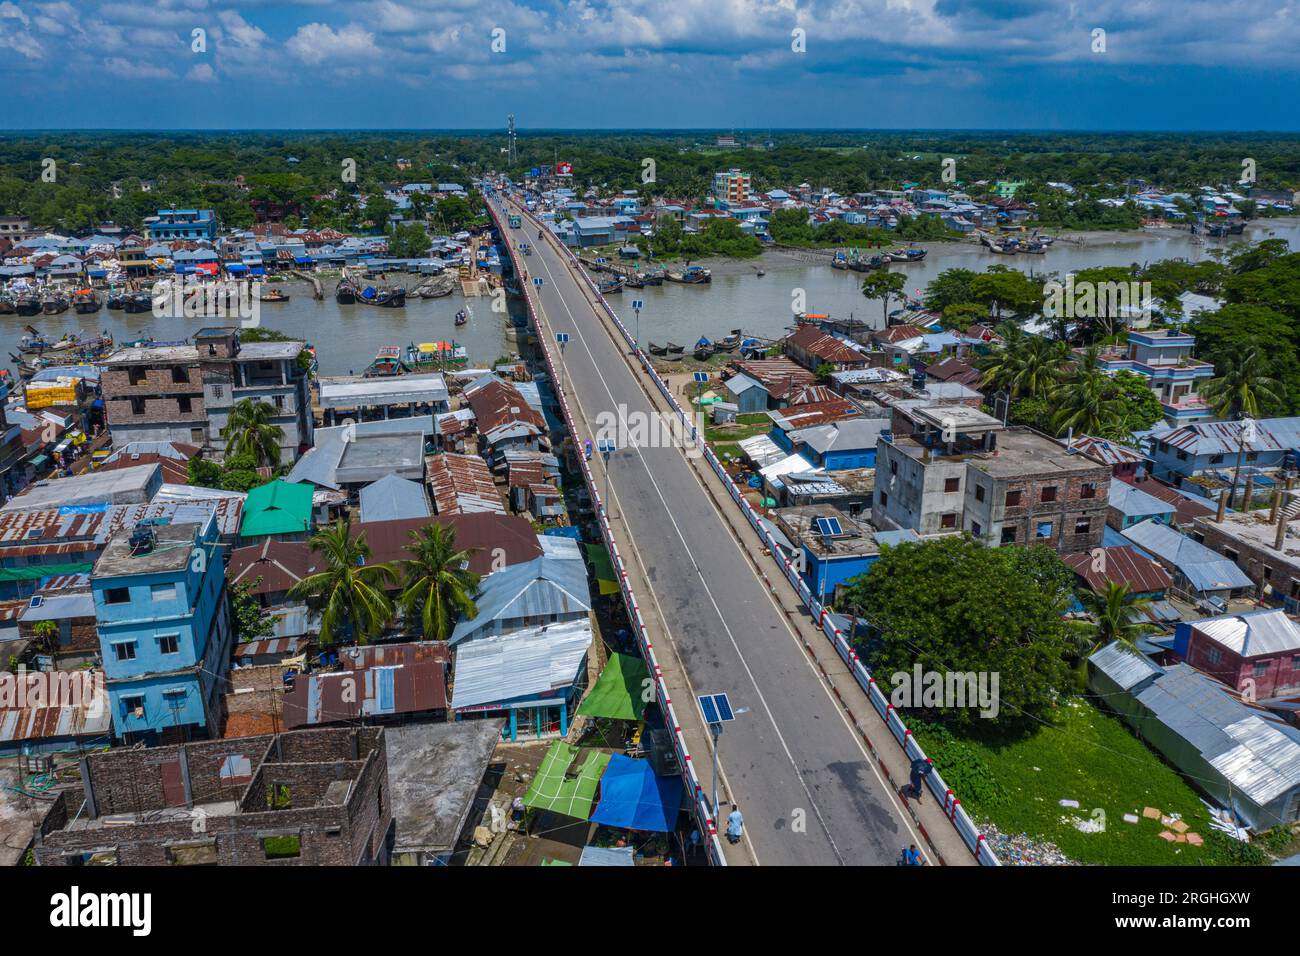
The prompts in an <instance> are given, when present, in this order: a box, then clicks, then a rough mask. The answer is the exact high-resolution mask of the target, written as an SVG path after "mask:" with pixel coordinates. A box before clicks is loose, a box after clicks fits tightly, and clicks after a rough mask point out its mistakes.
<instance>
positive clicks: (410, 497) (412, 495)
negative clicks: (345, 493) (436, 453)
mask: <svg viewBox="0 0 1300 956" xmlns="http://www.w3.org/2000/svg"><path fill="white" fill-rule="evenodd" d="M360 498H361V520H362V521H400V520H401V519H403V518H427V517H429V513H430V512H429V499H428V497H427V496H426V495H425V493H424V486H423V485H421V484H420V483H419V482H418V481H411V480H410V479H409V478H399V477H397V476H396V475H385V476H384V477H383V478H380V479H379V480H378V481H375V482H372V483H371V484H368V485H366V486H365V487H364V488H362V489H361V492H360Z"/></svg>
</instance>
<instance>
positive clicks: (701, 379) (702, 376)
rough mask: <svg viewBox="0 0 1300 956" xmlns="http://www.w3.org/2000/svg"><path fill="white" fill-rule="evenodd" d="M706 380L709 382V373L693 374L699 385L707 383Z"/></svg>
mask: <svg viewBox="0 0 1300 956" xmlns="http://www.w3.org/2000/svg"><path fill="white" fill-rule="evenodd" d="M708 380H709V373H708V372H696V373H695V381H696V382H698V383H699V384H701V385H703V384H704V383H705V382H707V381H708Z"/></svg>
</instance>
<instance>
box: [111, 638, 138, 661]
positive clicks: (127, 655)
mask: <svg viewBox="0 0 1300 956" xmlns="http://www.w3.org/2000/svg"><path fill="white" fill-rule="evenodd" d="M113 655H114V656H115V657H116V658H117V659H118V661H133V660H135V641H121V642H120V643H117V644H114V645H113Z"/></svg>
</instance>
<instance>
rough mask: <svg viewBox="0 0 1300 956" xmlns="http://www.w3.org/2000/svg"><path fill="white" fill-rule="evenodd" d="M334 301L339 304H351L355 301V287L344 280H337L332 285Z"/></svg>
mask: <svg viewBox="0 0 1300 956" xmlns="http://www.w3.org/2000/svg"><path fill="white" fill-rule="evenodd" d="M334 301H335V302H337V303H338V304H339V305H352V303H354V302H356V301H357V287H356V286H354V285H353V284H352V283H351V282H347V281H346V280H342V279H341V280H339V284H338V285H336V286H335V287H334Z"/></svg>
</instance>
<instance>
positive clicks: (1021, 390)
mask: <svg viewBox="0 0 1300 956" xmlns="http://www.w3.org/2000/svg"><path fill="white" fill-rule="evenodd" d="M1064 362H1065V345H1064V344H1063V343H1061V342H1055V341H1052V340H1050V339H1045V338H1043V337H1041V336H1030V335H1025V334H1023V333H1022V332H1019V331H1018V330H1017V333H1016V334H1015V335H1014V336H1013V337H1011V338H1008V339H1007V341H1006V344H1005V346H1004V347H1003V348H1002V349H1000V350H998V351H996V352H993V353H991V354H990V355H988V356H985V357H983V358H982V359H980V360H979V361H978V362H977V364H978V365H979V367H980V369H981V371H983V373H984V381H983V384H984V385H986V386H991V387H995V388H996V389H997V390H998V391H1004V390H1005V391H1006V392H1007V393H1008V394H1009V395H1010V397H1011V398H1012V399H1013V400H1014V399H1016V398H1019V397H1021V396H1022V395H1025V396H1029V397H1030V398H1040V397H1043V396H1045V395H1047V394H1048V393H1049V392H1050V391H1051V389H1052V387H1053V386H1054V385H1055V384H1056V382H1057V381H1058V380H1059V379H1060V377H1061V366H1062V364H1064Z"/></svg>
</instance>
